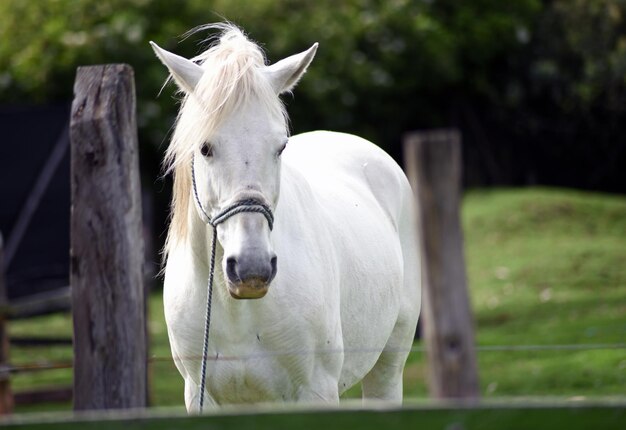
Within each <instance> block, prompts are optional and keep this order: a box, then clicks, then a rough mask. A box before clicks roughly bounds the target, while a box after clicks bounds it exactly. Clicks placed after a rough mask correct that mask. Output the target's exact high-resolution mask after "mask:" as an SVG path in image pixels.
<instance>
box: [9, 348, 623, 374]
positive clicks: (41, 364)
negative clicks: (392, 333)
mask: <svg viewBox="0 0 626 430" xmlns="http://www.w3.org/2000/svg"><path fill="white" fill-rule="evenodd" d="M622 349H623V350H626V343H589V344H547V345H541V344H528V345H477V346H475V350H476V352H478V353H481V352H543V351H545V352H549V351H552V352H554V351H562V352H567V351H599V350H622ZM385 351H386V352H392V353H393V352H396V353H406V352H408V353H424V352H426V351H427V349H426V348H425V347H424V346H422V345H414V346H412V347H411V348H395V349H386V350H385ZM380 352H381V350H380V348H367V347H363V348H350V349H339V348H323V349H316V350H298V351H293V350H291V351H274V352H272V351H268V352H258V353H251V354H243V355H236V356H235V355H224V354H219V353H218V354H216V355H211V356H208V357H207V360H208V361H250V360H260V359H265V358H278V357H286V356H306V355H327V354H344V355H345V354H377V353H380ZM192 360H197V361H200V360H202V356H201V355H197V356H182V357H177V358H174V357H171V356H158V355H152V356H150V357H148V359H147V361H148V363H166V362H175V361H192ZM72 367H73V361H72V360H59V361H48V360H37V361H35V362H32V363H22V364H6V365H2V366H0V376H3V375H6V374H18V373H28V372H39V371H44V370H56V369H71V368H72Z"/></svg>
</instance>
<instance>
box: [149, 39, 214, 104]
mask: <svg viewBox="0 0 626 430" xmlns="http://www.w3.org/2000/svg"><path fill="white" fill-rule="evenodd" d="M150 45H151V46H152V49H154V52H155V53H156V55H157V57H159V60H161V62H162V63H163V64H165V67H167V68H168V70H169V71H170V73H171V74H172V77H173V78H174V80H175V81H176V83H177V84H178V86H179V87H180V89H181V90H183V91H185V92H187V93H190V92H192V91H193V90H194V88H195V87H196V85H197V84H198V81H199V80H200V78H201V77H202V73H203V72H204V71H203V70H202V67H200V66H198V65H197V64H196V63H194V62H193V61H190V60H188V59H186V58H183V57H181V56H180V55H176V54H172V53H171V52H169V51H166V50H165V49H163V48H161V47H160V46H159V45H157V44H156V43H154V42H152V41H150Z"/></svg>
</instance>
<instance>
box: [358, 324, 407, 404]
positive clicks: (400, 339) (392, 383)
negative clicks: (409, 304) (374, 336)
mask: <svg viewBox="0 0 626 430" xmlns="http://www.w3.org/2000/svg"><path fill="white" fill-rule="evenodd" d="M414 320H415V318H414V317H412V318H402V317H401V318H399V319H398V321H397V322H396V325H395V327H394V329H393V332H392V333H391V336H390V338H389V340H388V341H387V345H385V349H384V350H383V352H382V353H381V354H380V357H379V358H378V361H377V362H376V364H375V365H374V367H373V368H372V370H370V371H369V373H368V374H367V375H365V377H364V378H363V381H362V384H361V386H362V388H363V402H364V403H365V402H367V400H368V399H376V400H384V401H389V402H392V403H396V404H402V373H403V371H404V365H405V363H406V359H407V357H408V356H409V352H410V347H411V345H412V343H413V336H414V334H415V324H416V323H415V321H414Z"/></svg>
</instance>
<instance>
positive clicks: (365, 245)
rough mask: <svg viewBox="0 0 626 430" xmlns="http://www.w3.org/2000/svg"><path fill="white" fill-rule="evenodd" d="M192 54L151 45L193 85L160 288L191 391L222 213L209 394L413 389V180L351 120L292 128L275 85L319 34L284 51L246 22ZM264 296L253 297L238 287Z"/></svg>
mask: <svg viewBox="0 0 626 430" xmlns="http://www.w3.org/2000/svg"><path fill="white" fill-rule="evenodd" d="M207 27H212V28H215V27H218V28H219V29H220V30H221V35H220V37H219V40H217V42H216V43H214V44H213V46H212V47H211V48H210V49H208V50H206V51H205V52H203V53H202V54H200V55H199V56H198V57H196V58H194V59H192V60H187V59H185V58H182V57H180V56H177V55H175V54H172V53H170V52H168V51H165V50H163V49H161V48H159V47H158V46H157V45H155V44H154V43H153V44H152V47H153V48H154V50H155V52H156V54H157V56H158V57H159V59H160V60H161V61H162V62H163V63H164V64H165V65H166V66H167V68H168V69H169V71H170V73H171V77H172V78H173V79H174V81H175V82H176V83H177V84H178V86H179V88H180V90H181V91H182V92H183V94H184V97H183V100H182V105H181V109H180V112H179V115H178V119H177V122H176V127H175V131H174V133H173V136H172V141H171V143H170V145H169V147H168V150H167V154H166V163H167V166H168V167H169V169H170V170H171V171H173V174H174V189H173V201H172V218H171V225H170V229H169V234H168V239H167V243H166V248H165V253H166V259H167V263H166V267H165V286H164V302H165V317H166V320H167V327H168V333H169V340H170V344H171V349H172V354H173V357H174V360H175V362H176V366H177V367H178V370H179V371H180V373H181V375H182V376H183V378H184V380H185V403H186V405H187V409H188V410H189V411H197V410H198V398H199V396H200V392H199V391H200V386H201V376H200V374H201V362H202V360H201V357H202V345H203V331H204V321H205V309H206V302H207V278H208V277H209V266H210V258H211V255H210V254H211V246H210V244H211V238H212V232H213V227H211V225H208V224H207V217H214V216H215V215H216V214H218V213H219V212H220V211H221V210H223V209H224V208H225V207H228V206H230V205H232V204H233V203H234V202H240V201H242V200H243V201H253V202H254V204H255V205H265V206H266V207H267V208H268V209H269V210H271V211H272V212H273V215H274V217H275V222H274V226H273V230H272V231H271V222H270V218H269V216H271V214H270V215H268V214H267V213H251V212H243V213H239V214H236V215H234V216H232V217H230V218H228V219H227V220H226V221H224V222H223V223H221V224H220V225H219V226H218V227H217V237H218V243H217V251H216V261H217V262H218V263H217V264H218V266H217V269H216V271H215V288H214V291H213V304H212V315H211V319H212V322H211V329H210V340H209V349H208V351H209V353H208V358H209V359H208V364H207V371H206V375H207V376H206V389H205V391H204V394H203V396H204V398H206V399H207V403H210V404H212V405H220V404H227V403H242V402H267V401H276V400H278V401H299V402H310V401H316V402H319V401H321V402H331V403H336V402H338V401H339V396H340V395H341V394H342V393H343V392H344V391H346V390H347V389H348V388H350V387H351V386H353V385H355V384H357V383H358V382H362V392H363V398H364V399H370V398H372V399H386V400H389V401H393V402H401V401H402V372H403V368H404V364H405V361H406V358H407V356H408V352H409V349H410V347H411V345H412V341H413V336H414V332H415V328H416V323H417V318H418V315H419V311H420V302H421V301H420V268H419V254H418V246H417V233H416V229H415V225H414V223H415V211H414V199H413V193H412V191H411V188H410V186H409V183H408V181H407V179H406V177H405V175H404V173H403V172H402V170H401V169H400V167H399V166H398V165H397V164H396V163H395V162H394V161H393V160H392V159H391V158H390V157H389V156H388V155H387V154H385V153H384V152H383V151H382V150H380V149H379V148H378V147H376V146H374V145H373V144H372V143H370V142H367V141H366V140H364V139H361V138H358V137H356V136H352V135H349V134H341V133H333V132H328V131H315V132H310V133H305V134H301V135H297V136H291V137H289V135H288V126H287V116H286V114H285V111H284V108H283V105H282V103H281V101H280V99H279V94H281V93H285V92H289V91H291V90H292V88H293V87H294V86H295V84H296V83H297V82H298V80H299V79H300V78H301V76H302V75H303V74H304V72H305V71H306V69H307V67H308V66H309V63H310V62H311V60H312V59H313V56H314V55H315V52H316V50H317V44H315V45H313V46H312V47H311V48H310V49H308V50H307V51H305V52H302V53H300V54H297V55H294V56H291V57H288V58H286V59H284V60H282V61H279V62H277V63H275V64H273V65H270V66H267V65H266V64H265V57H264V55H263V52H262V51H261V49H260V48H259V47H258V46H257V45H256V44H255V43H253V42H252V41H250V40H248V39H247V38H246V36H245V35H244V34H243V33H242V31H241V30H239V29H238V28H236V27H235V26H232V25H229V24H221V25H218V26H215V25H213V26H206V27H205V28H207ZM240 299H256V300H240Z"/></svg>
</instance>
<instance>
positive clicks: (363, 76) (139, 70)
mask: <svg viewBox="0 0 626 430" xmlns="http://www.w3.org/2000/svg"><path fill="white" fill-rule="evenodd" d="M625 13H626V4H625V2H624V1H623V0H543V1H542V0H518V1H515V2H503V1H501V0H472V1H466V2H458V1H454V0H421V1H415V0H385V1H383V0H343V1H341V2H336V1H333V0H318V1H316V2H311V1H308V0H210V1H207V0H189V1H185V2H174V1H167V0H42V1H37V2H35V1H23V0H3V1H2V2H0V102H1V103H18V102H19V103H24V102H29V103H43V102H50V101H54V100H65V101H67V100H70V99H71V88H72V82H73V79H74V73H75V68H76V66H77V65H80V64H92V63H104V62H127V63H129V64H131V65H132V66H133V67H134V68H135V73H136V81H137V90H138V118H139V126H140V140H141V142H142V145H143V147H142V157H143V159H144V161H145V160H146V159H148V163H146V165H156V160H157V159H158V155H159V154H158V152H159V151H158V150H157V148H161V149H162V146H163V145H161V144H162V143H163V141H164V140H165V139H164V136H166V135H167V132H168V130H169V128H170V126H171V124H172V122H173V119H174V115H175V105H174V103H172V100H171V99H170V96H172V95H173V94H174V88H173V87H172V86H169V87H167V88H166V89H165V91H164V95H161V97H160V98H157V93H158V91H159V89H160V87H161V85H162V83H163V81H164V79H165V77H166V72H165V70H164V68H163V67H162V66H161V65H160V64H159V62H158V61H157V60H156V59H155V58H154V56H153V54H152V51H151V49H150V48H149V46H148V45H147V41H148V40H151V39H152V40H155V41H156V42H158V43H159V44H160V45H162V46H164V47H165V48H166V49H170V50H172V51H175V52H176V53H178V54H180V55H184V56H188V57H189V56H192V55H193V54H195V53H196V52H197V50H198V49H199V47H198V46H197V44H198V42H199V41H201V40H202V38H203V37H205V36H206V35H193V36H191V37H190V38H189V39H187V40H184V41H182V42H181V41H180V35H182V34H183V33H184V32H185V31H186V30H188V29H190V28H192V27H194V26H196V25H200V24H203V23H207V22H214V21H221V20H222V19H223V18H228V19H230V20H232V21H233V22H236V23H238V24H239V25H241V26H242V27H243V28H244V29H245V30H246V31H248V32H249V34H250V36H251V37H252V38H253V39H255V40H258V41H260V42H261V43H262V46H264V47H266V48H267V51H268V55H269V57H270V60H272V61H275V60H278V59H280V58H282V57H284V56H287V55H290V54H293V53H296V52H299V51H301V50H303V49H306V48H307V47H309V46H310V45H311V44H312V43H313V42H315V41H318V42H320V50H319V51H318V54H317V58H316V59H315V62H314V64H313V66H312V67H311V68H310V69H309V72H308V74H307V77H306V79H303V80H302V82H301V83H300V85H299V87H298V88H297V90H296V91H295V93H294V96H293V98H292V96H287V97H286V98H285V100H286V102H287V103H288V104H289V105H290V106H289V111H290V114H291V118H292V124H293V127H294V131H295V132H299V131H304V130H309V129H316V128H327V129H335V130H340V131H349V132H353V133H356V134H360V135H363V136H364V137H367V138H370V139H372V140H374V141H376V142H377V143H378V144H380V145H381V146H382V147H384V148H385V149H387V150H388V151H389V152H391V153H392V155H394V156H395V157H396V158H399V157H400V149H399V148H400V145H399V143H400V139H401V136H402V134H403V133H404V132H406V131H408V130H412V129H416V128H430V127H438V126H448V125H456V126H458V127H460V128H461V129H462V131H463V133H464V138H465V143H466V146H465V148H466V149H465V166H466V181H467V183H468V184H473V185H479V184H490V183H497V184H522V183H531V182H541V183H549V184H559V185H574V186H580V187H587V188H590V187H591V188H604V189H607V190H613V191H619V190H621V191H626V185H624V184H626V181H623V180H624V175H625V173H623V172H622V170H623V169H620V167H619V166H620V164H622V165H623V164H624V162H626V160H625V157H626V155H625V154H624V146H625V145H624V144H623V143H622V141H623V139H621V140H620V136H622V135H623V134H624V131H625V130H624V128H625V127H626V125H624V124H626V121H624V119H625V116H626V112H625V111H624V109H626V100H625V94H626V90H625V88H626V78H625V76H626V52H625V51H626V38H625V37H626V36H625V34H626V32H625V31H624V30H625V28H624V14H625ZM590 160H594V161H596V162H595V163H592V164H593V166H589V163H590ZM568 162H569V164H568ZM581 166H585V167H590V168H591V169H590V170H591V172H589V174H588V175H580V174H578V173H579V172H580V170H581ZM621 181H623V182H621ZM620 184H621V185H620Z"/></svg>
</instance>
